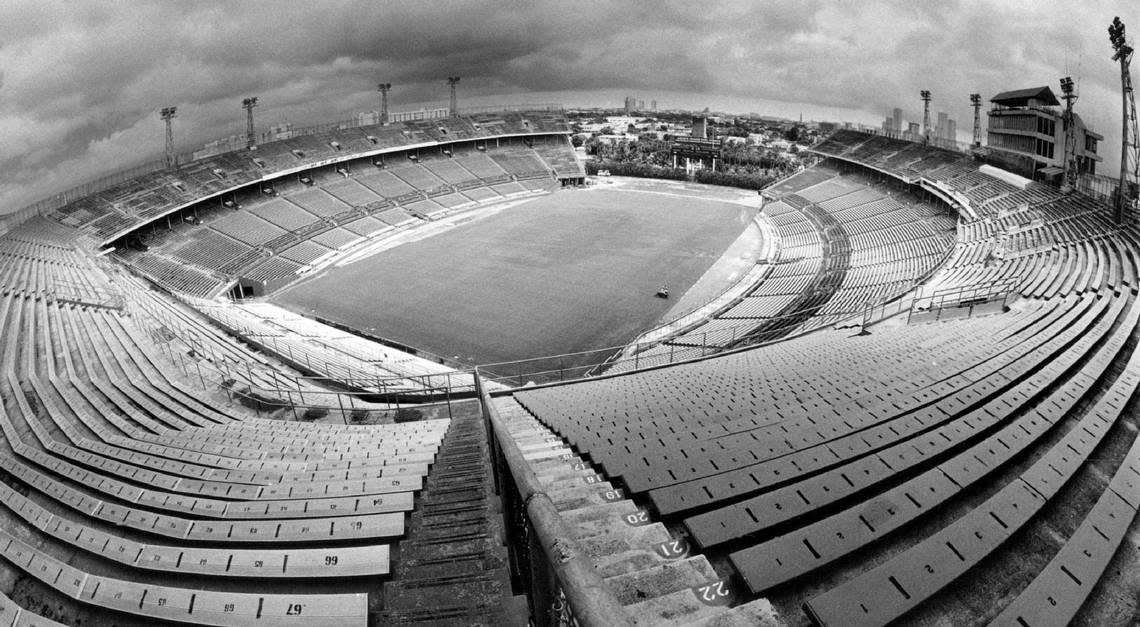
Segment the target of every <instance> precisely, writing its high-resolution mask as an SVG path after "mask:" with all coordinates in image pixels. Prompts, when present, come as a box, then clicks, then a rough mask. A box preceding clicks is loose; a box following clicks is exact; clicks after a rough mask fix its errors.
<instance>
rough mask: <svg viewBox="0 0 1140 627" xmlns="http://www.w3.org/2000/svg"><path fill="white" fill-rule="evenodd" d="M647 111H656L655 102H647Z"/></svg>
mask: <svg viewBox="0 0 1140 627" xmlns="http://www.w3.org/2000/svg"><path fill="white" fill-rule="evenodd" d="M649 109H650V111H654V112H656V111H657V101H656V100H650V101H649Z"/></svg>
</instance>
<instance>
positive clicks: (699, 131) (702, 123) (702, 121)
mask: <svg viewBox="0 0 1140 627" xmlns="http://www.w3.org/2000/svg"><path fill="white" fill-rule="evenodd" d="M692 136H693V137H698V138H700V139H708V136H709V130H708V119H707V118H703V117H694V118H693V132H692Z"/></svg>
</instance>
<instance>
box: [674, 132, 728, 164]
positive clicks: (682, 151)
mask: <svg viewBox="0 0 1140 627" xmlns="http://www.w3.org/2000/svg"><path fill="white" fill-rule="evenodd" d="M669 152H670V153H672V155H673V167H674V168H676V167H678V165H679V161H680V160H681V159H684V164H685V169H686V170H692V169H694V168H696V167H704V166H705V164H707V165H708V167H711V168H712V169H713V170H715V169H716V163H717V161H718V160H720V158H721V147H720V141H718V140H715V139H703V138H699V137H678V138H677V139H675V140H673V145H672V147H670V150H669ZM698 164H699V165H698Z"/></svg>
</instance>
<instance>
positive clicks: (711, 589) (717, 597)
mask: <svg viewBox="0 0 1140 627" xmlns="http://www.w3.org/2000/svg"><path fill="white" fill-rule="evenodd" d="M692 590H693V594H695V595H697V600H699V601H700V602H701V603H704V604H705V605H728V604H729V603H731V602H732V590H730V589H729V587H728V580H727V579H720V580H718V581H713V582H711V583H706V584H704V585H703V586H696V587H694V588H692Z"/></svg>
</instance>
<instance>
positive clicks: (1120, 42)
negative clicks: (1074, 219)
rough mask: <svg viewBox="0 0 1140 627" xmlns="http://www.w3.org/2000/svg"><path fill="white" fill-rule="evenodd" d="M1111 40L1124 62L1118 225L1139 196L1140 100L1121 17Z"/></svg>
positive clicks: (1111, 29)
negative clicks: (1139, 110) (1139, 117)
mask: <svg viewBox="0 0 1140 627" xmlns="http://www.w3.org/2000/svg"><path fill="white" fill-rule="evenodd" d="M1108 39H1109V41H1110V42H1112V49H1113V51H1114V52H1115V54H1113V55H1112V60H1113V61H1119V62H1120V87H1121V92H1122V93H1121V96H1122V101H1123V105H1122V108H1123V116H1122V117H1123V121H1122V125H1123V128H1122V130H1121V133H1120V182H1119V185H1118V186H1117V188H1116V203H1115V205H1114V210H1113V218H1114V219H1115V220H1116V223H1117V224H1122V223H1123V222H1124V217H1125V213H1126V212H1127V209H1128V207H1129V205H1130V204H1131V202H1132V200H1133V199H1134V197H1135V195H1136V186H1137V182H1138V179H1140V155H1138V154H1137V153H1138V151H1140V132H1137V129H1136V98H1135V95H1134V94H1133V93H1132V72H1131V71H1130V70H1129V65H1130V64H1131V62H1132V46H1130V45H1128V42H1127V41H1126V40H1125V38H1124V22H1121V21H1120V18H1119V17H1114V18H1112V24H1111V25H1110V26H1109V27H1108Z"/></svg>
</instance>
